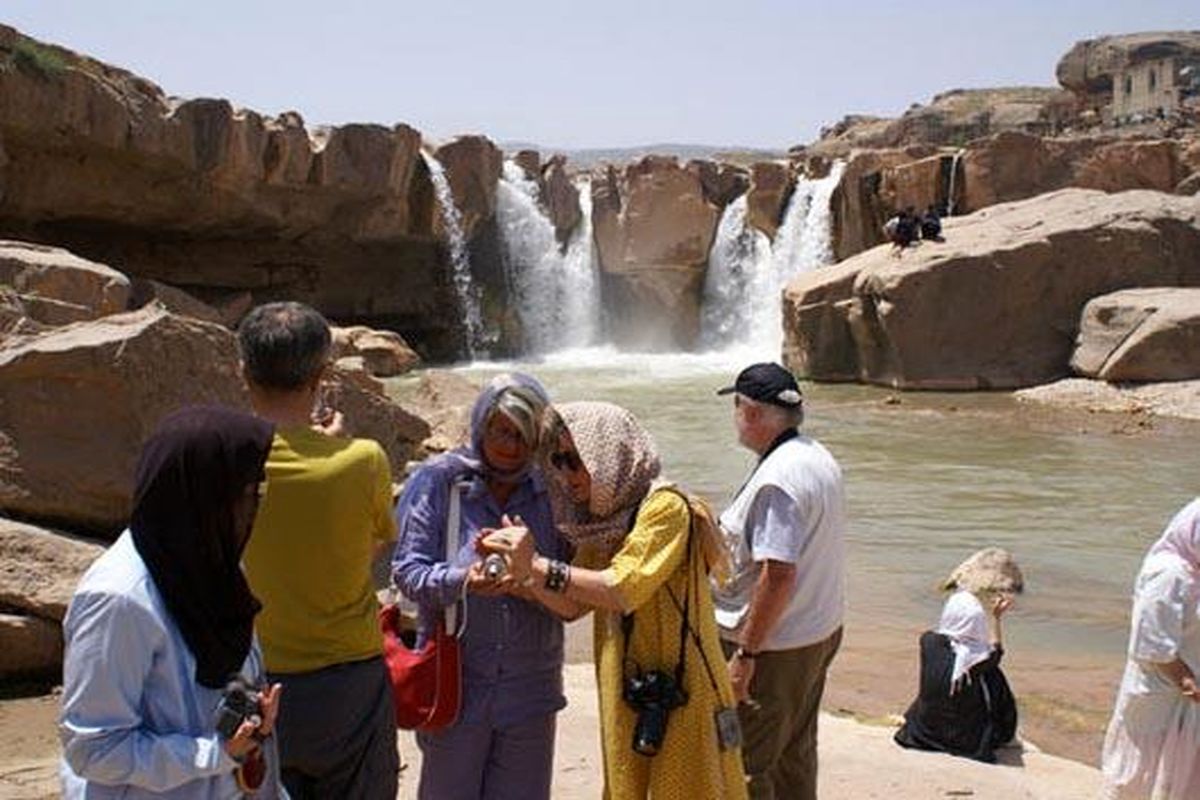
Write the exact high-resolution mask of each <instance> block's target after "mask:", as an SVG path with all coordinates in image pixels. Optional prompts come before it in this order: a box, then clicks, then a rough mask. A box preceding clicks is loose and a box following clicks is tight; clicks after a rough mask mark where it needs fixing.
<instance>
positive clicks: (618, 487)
mask: <svg viewBox="0 0 1200 800" xmlns="http://www.w3.org/2000/svg"><path fill="white" fill-rule="evenodd" d="M556 410H557V411H558V414H559V416H560V417H561V418H562V421H563V424H564V425H565V426H566V429H567V430H568V431H569V432H570V434H571V439H572V440H573V441H574V442H575V449H576V450H577V451H578V452H579V458H580V459H581V460H582V461H583V465H584V466H585V467H586V468H587V471H588V474H589V475H591V478H592V494H591V499H590V500H589V501H588V506H587V508H586V509H582V508H580V507H579V506H577V505H576V504H574V503H572V502H571V500H570V496H569V494H567V492H566V487H565V486H563V484H562V480H561V479H560V480H555V481H551V482H550V483H551V487H552V491H551V500H552V502H553V504H554V512H555V520H556V521H557V522H558V527H559V530H560V531H562V533H563V535H564V536H565V537H566V538H567V539H568V540H569V541H570V542H572V543H573V544H574V545H576V546H580V545H584V544H586V545H587V546H588V547H589V548H596V549H598V551H600V552H603V554H604V555H605V556H606V557H611V556H612V554H613V553H615V552H616V551H617V550H618V549H620V547H621V542H622V541H623V540H624V539H625V535H626V534H627V533H628V532H629V529H630V528H631V527H632V526H633V520H634V517H635V516H636V515H637V511H638V507H639V506H640V505H641V503H642V499H643V498H645V496H646V494H647V493H648V492H649V491H650V489H651V486H652V485H653V484H654V482H655V479H656V478H657V477H658V475H659V472H660V470H661V466H660V464H659V460H658V450H657V448H656V447H655V445H654V439H653V438H652V437H651V436H650V433H649V431H647V430H646V429H645V428H643V427H642V424H641V423H640V422H638V420H637V418H636V417H634V416H633V414H631V413H630V412H629V411H627V410H625V409H624V408H621V407H620V406H617V405H613V404H612V403H598V402H581V403H564V404H563V405H560V406H556ZM557 444H558V443H557V442H550V443H549V445H550V447H549V448H548V449H551V450H552V449H554V448H555V447H557Z"/></svg>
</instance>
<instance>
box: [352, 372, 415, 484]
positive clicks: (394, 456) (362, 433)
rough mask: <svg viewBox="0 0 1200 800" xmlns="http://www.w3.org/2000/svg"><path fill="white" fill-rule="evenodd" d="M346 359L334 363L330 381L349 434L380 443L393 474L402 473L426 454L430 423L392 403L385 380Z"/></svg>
mask: <svg viewBox="0 0 1200 800" xmlns="http://www.w3.org/2000/svg"><path fill="white" fill-rule="evenodd" d="M345 362H346V359H343V360H342V361H339V362H338V363H337V364H335V365H334V368H333V370H332V371H331V375H330V376H329V378H328V380H329V381H330V383H331V385H332V387H333V394H334V398H335V400H334V404H335V406H336V408H337V410H338V411H341V412H342V413H343V414H344V415H345V418H346V434H347V435H349V436H355V437H358V438H362V439H374V440H375V441H377V442H379V444H380V445H382V446H383V449H384V452H386V453H387V455H388V462H389V463H390V464H391V467H392V474H393V475H394V476H400V475H403V474H404V468H405V465H406V464H408V462H409V461H411V460H413V458H419V457H421V456H422V455H423V452H422V449H421V447H422V443H423V442H424V441H425V440H426V439H427V438H428V437H429V430H430V429H429V423H428V422H426V421H425V420H423V419H421V418H420V417H418V416H417V415H415V414H413V413H412V412H410V411H408V410H406V409H405V408H403V407H402V406H400V405H399V404H398V403H395V402H393V401H392V399H391V398H390V397H389V396H388V393H387V389H386V388H385V387H384V385H383V383H382V382H380V381H379V380H377V379H375V378H373V377H372V376H371V375H369V374H368V373H367V372H366V371H365V370H356V369H350V368H348V367H347V365H346V364H345Z"/></svg>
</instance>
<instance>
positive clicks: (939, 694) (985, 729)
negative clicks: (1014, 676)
mask: <svg viewBox="0 0 1200 800" xmlns="http://www.w3.org/2000/svg"><path fill="white" fill-rule="evenodd" d="M981 563H982V564H984V565H985V566H984V568H983V569H980V565H981ZM997 567H998V568H997ZM944 588H946V589H953V590H955V591H954V594H952V595H951V596H950V597H949V598H948V599H947V600H946V605H945V607H944V608H943V609H942V618H941V621H940V622H939V623H938V628H937V630H936V631H926V632H925V633H923V634H922V635H921V682H920V688H919V690H918V694H917V699H916V700H914V701H913V703H912V705H911V706H909V708H908V711H906V712H905V714H904V725H902V726H901V727H900V730H898V731H896V735H895V740H896V743H897V744H899V745H901V746H903V747H911V748H917V749H920V750H938V751H941V752H946V753H951V754H953V755H958V756H966V757H967V758H973V759H976V760H978V761H986V762H989V763H990V762H994V761H995V760H996V754H995V749H996V748H997V747H999V746H1001V745H1004V744H1007V743H1008V742H1010V741H1012V739H1013V737H1014V736H1015V734H1016V732H1017V705H1016V701H1015V700H1014V698H1013V694H1012V690H1011V689H1009V686H1008V681H1007V680H1006V679H1005V677H1004V673H1003V672H1002V671H1001V669H1000V660H1001V658H1002V657H1003V655H1004V648H1003V647H1002V646H1001V643H1000V618H1001V617H1002V616H1003V615H1004V612H1005V611H1007V610H1008V609H1009V608H1011V607H1012V602H1013V594H1014V593H1016V592H1019V591H1021V589H1022V581H1021V574H1020V570H1019V569H1017V566H1016V564H1015V563H1013V562H1012V559H1011V557H1010V556H1009V555H1008V554H1007V553H1005V552H1004V551H1003V550H999V549H998V548H989V549H988V550H983V551H980V552H979V553H976V554H975V555H974V556H972V557H971V558H970V559H968V560H967V561H966V562H964V563H963V564H962V565H961V566H960V567H959V568H958V569H956V570H955V572H954V573H953V574H952V575H951V577H950V579H949V580H948V581H947V582H946V584H944ZM989 618H990V619H989Z"/></svg>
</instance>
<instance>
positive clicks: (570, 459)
mask: <svg viewBox="0 0 1200 800" xmlns="http://www.w3.org/2000/svg"><path fill="white" fill-rule="evenodd" d="M550 463H551V464H553V465H554V468H555V469H556V470H559V471H560V472H566V471H568V470H569V471H571V472H578V471H579V470H581V469H583V459H581V458H580V457H579V454H578V453H576V452H575V451H573V450H559V451H557V452H554V453H551V454H550Z"/></svg>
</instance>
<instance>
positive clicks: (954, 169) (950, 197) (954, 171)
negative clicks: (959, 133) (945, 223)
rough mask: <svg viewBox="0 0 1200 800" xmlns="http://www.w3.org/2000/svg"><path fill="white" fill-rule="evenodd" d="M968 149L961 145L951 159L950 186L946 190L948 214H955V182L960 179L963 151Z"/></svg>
mask: <svg viewBox="0 0 1200 800" xmlns="http://www.w3.org/2000/svg"><path fill="white" fill-rule="evenodd" d="M965 152H966V150H964V149H962V148H961V147H960V148H959V149H958V150H957V151H956V152H955V153H954V158H953V159H952V160H951V161H950V186H949V188H948V189H947V190H946V216H947V217H952V216H954V184H955V183H956V181H957V179H958V162H960V161H962V157H963V153H965Z"/></svg>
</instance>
